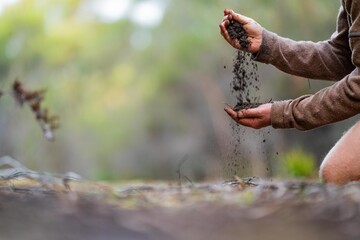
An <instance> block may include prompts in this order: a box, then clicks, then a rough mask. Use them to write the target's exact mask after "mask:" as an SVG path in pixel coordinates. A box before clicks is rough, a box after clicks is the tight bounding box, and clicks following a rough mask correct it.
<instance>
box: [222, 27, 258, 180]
mask: <svg viewBox="0 0 360 240" xmlns="http://www.w3.org/2000/svg"><path fill="white" fill-rule="evenodd" d="M227 31H228V33H229V36H230V37H231V38H232V39H237V40H238V41H239V44H240V46H241V47H242V48H243V49H247V48H249V46H250V45H251V41H250V40H249V38H248V36H247V33H246V32H245V29H244V27H243V26H242V25H241V24H240V23H238V22H236V21H231V22H230V24H229V25H228V27H227ZM257 72H258V66H257V64H256V62H254V61H253V60H252V55H251V53H247V52H244V51H237V53H236V56H235V58H234V60H233V69H232V73H233V79H232V81H231V83H230V87H231V93H232V95H233V96H234V99H235V103H234V104H233V105H231V106H233V107H232V108H233V110H234V111H240V110H242V109H249V108H256V107H258V106H259V105H261V103H258V102H259V97H258V96H259V93H258V92H259V90H260V83H259V75H258V73H257ZM231 127H232V130H233V131H232V132H233V137H232V140H231V142H230V146H231V147H232V150H231V151H230V153H229V154H228V156H227V157H226V159H227V162H228V164H226V166H227V169H226V173H227V174H228V175H238V176H241V175H244V174H246V173H250V172H251V164H250V163H249V162H248V161H245V159H246V156H244V149H243V148H244V144H243V143H245V142H246V141H247V139H244V138H243V136H244V134H245V129H244V128H239V127H238V124H237V123H235V122H232V123H231ZM249 154H250V155H251V153H249ZM243 158H245V159H243ZM240 162H241V164H239V163H240ZM244 165H245V166H246V169H245V167H244ZM239 166H243V169H239Z"/></svg>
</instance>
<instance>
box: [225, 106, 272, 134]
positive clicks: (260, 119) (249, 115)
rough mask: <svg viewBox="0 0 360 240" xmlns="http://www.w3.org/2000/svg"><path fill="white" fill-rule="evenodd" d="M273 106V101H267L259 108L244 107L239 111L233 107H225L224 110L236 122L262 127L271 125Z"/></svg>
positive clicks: (256, 127)
mask: <svg viewBox="0 0 360 240" xmlns="http://www.w3.org/2000/svg"><path fill="white" fill-rule="evenodd" d="M271 107H272V104H271V103H266V104H262V105H260V106H259V107H257V108H251V109H244V110H240V111H238V112H236V111H234V110H233V109H232V108H231V107H225V109H224V110H225V112H227V114H229V116H230V117H231V118H232V119H234V121H235V122H237V123H239V124H241V125H243V126H246V127H251V128H255V129H260V128H264V127H268V126H270V125H271Z"/></svg>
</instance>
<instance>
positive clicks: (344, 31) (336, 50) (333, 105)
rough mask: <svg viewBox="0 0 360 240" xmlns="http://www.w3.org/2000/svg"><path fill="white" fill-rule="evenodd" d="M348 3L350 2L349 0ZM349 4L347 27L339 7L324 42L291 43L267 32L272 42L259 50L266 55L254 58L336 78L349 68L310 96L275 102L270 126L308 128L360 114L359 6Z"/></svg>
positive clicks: (302, 72) (313, 75)
mask: <svg viewBox="0 0 360 240" xmlns="http://www.w3.org/2000/svg"><path fill="white" fill-rule="evenodd" d="M348 3H349V4H351V1H348ZM351 5H353V6H346V7H351V9H350V10H351V11H350V10H349V9H348V8H346V9H347V11H348V12H350V14H351V15H350V19H352V23H351V27H350V28H348V27H345V25H344V24H345V23H346V24H348V23H347V14H346V12H345V11H344V10H343V9H341V11H340V14H339V19H338V31H337V33H336V34H334V35H333V36H332V38H331V39H330V40H329V41H327V42H321V43H309V42H293V41H291V40H287V39H282V38H280V37H277V36H275V35H273V34H269V35H271V38H272V40H271V41H273V42H271V41H270V42H267V44H268V45H267V46H265V47H264V48H265V51H264V52H263V53H262V54H269V56H268V57H264V56H257V57H258V58H259V59H260V60H261V59H262V58H261V57H264V58H263V60H264V61H263V62H268V63H271V64H273V65H275V66H277V67H278V68H280V69H282V70H284V71H286V72H289V73H292V74H297V75H300V76H305V77H311V78H320V79H334V80H336V79H337V78H339V77H344V76H345V75H346V74H348V72H349V71H350V70H352V72H351V73H350V74H349V75H347V76H345V77H344V78H343V79H342V80H340V81H338V82H336V83H335V84H334V85H332V86H331V87H328V88H324V89H322V90H321V91H319V92H317V93H316V94H314V95H307V96H302V97H299V98H297V99H295V100H287V101H280V102H275V103H274V104H273V106H272V111H271V119H272V126H273V127H275V128H297V129H300V130H308V129H312V128H316V127H319V126H322V125H325V124H329V123H334V122H337V121H341V120H344V119H347V118H349V117H352V116H354V115H356V114H358V113H360V75H359V73H360V72H359V66H360V55H359V54H360V5H359V4H357V5H358V6H356V4H355V3H354V4H351ZM344 22H345V23H344ZM347 26H349V25H347ZM266 34H268V33H265V35H266ZM349 36H350V41H349ZM345 37H346V39H345ZM266 39H268V38H266ZM345 40H346V41H345ZM349 42H350V44H349ZM269 43H270V44H269ZM265 44H266V42H265ZM272 44H274V45H272ZM270 49H271V50H270ZM349 49H350V51H351V54H350V53H349ZM268 51H269V52H268ZM298 51H302V52H298ZM296 52H298V54H296ZM260 54H261V53H260ZM265 59H267V60H265Z"/></svg>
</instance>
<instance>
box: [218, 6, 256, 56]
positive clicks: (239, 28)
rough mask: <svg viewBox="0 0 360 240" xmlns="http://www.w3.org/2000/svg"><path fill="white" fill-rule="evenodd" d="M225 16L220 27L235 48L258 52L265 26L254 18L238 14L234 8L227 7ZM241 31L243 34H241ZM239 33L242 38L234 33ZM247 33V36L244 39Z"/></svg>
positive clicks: (222, 33)
mask: <svg viewBox="0 0 360 240" xmlns="http://www.w3.org/2000/svg"><path fill="white" fill-rule="evenodd" d="M224 16H225V17H224V18H223V20H222V22H221V23H220V25H219V27H220V32H221V35H222V36H223V37H224V38H225V40H226V41H227V42H228V43H229V44H230V45H231V46H233V47H234V48H237V49H240V50H242V51H246V52H250V53H257V52H258V51H259V50H260V46H261V43H262V32H263V28H262V27H261V26H260V25H259V24H258V23H257V22H255V21H254V20H253V19H251V18H248V17H245V16H242V15H240V14H237V13H235V12H234V11H232V10H228V9H225V11H224ZM241 32H243V34H240V33H241ZM239 34H240V35H242V37H241V38H240V39H239V38H236V39H235V38H233V36H234V35H235V36H236V35H239ZM246 35H247V38H246V39H243V37H244V36H245V37H246ZM246 42H247V43H246Z"/></svg>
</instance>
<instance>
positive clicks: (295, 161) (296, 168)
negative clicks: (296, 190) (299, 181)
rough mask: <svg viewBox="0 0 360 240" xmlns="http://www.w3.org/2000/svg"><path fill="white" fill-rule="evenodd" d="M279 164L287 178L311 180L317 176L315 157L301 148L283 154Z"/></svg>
mask: <svg viewBox="0 0 360 240" xmlns="http://www.w3.org/2000/svg"><path fill="white" fill-rule="evenodd" d="M281 163H282V167H281V168H283V169H284V175H285V176H287V177H300V178H311V177H315V176H316V175H317V170H316V159H315V157H314V156H313V155H312V154H310V153H307V152H305V151H304V150H302V149H301V148H295V149H292V150H290V151H288V152H285V153H284V155H283V156H282V162H281Z"/></svg>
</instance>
